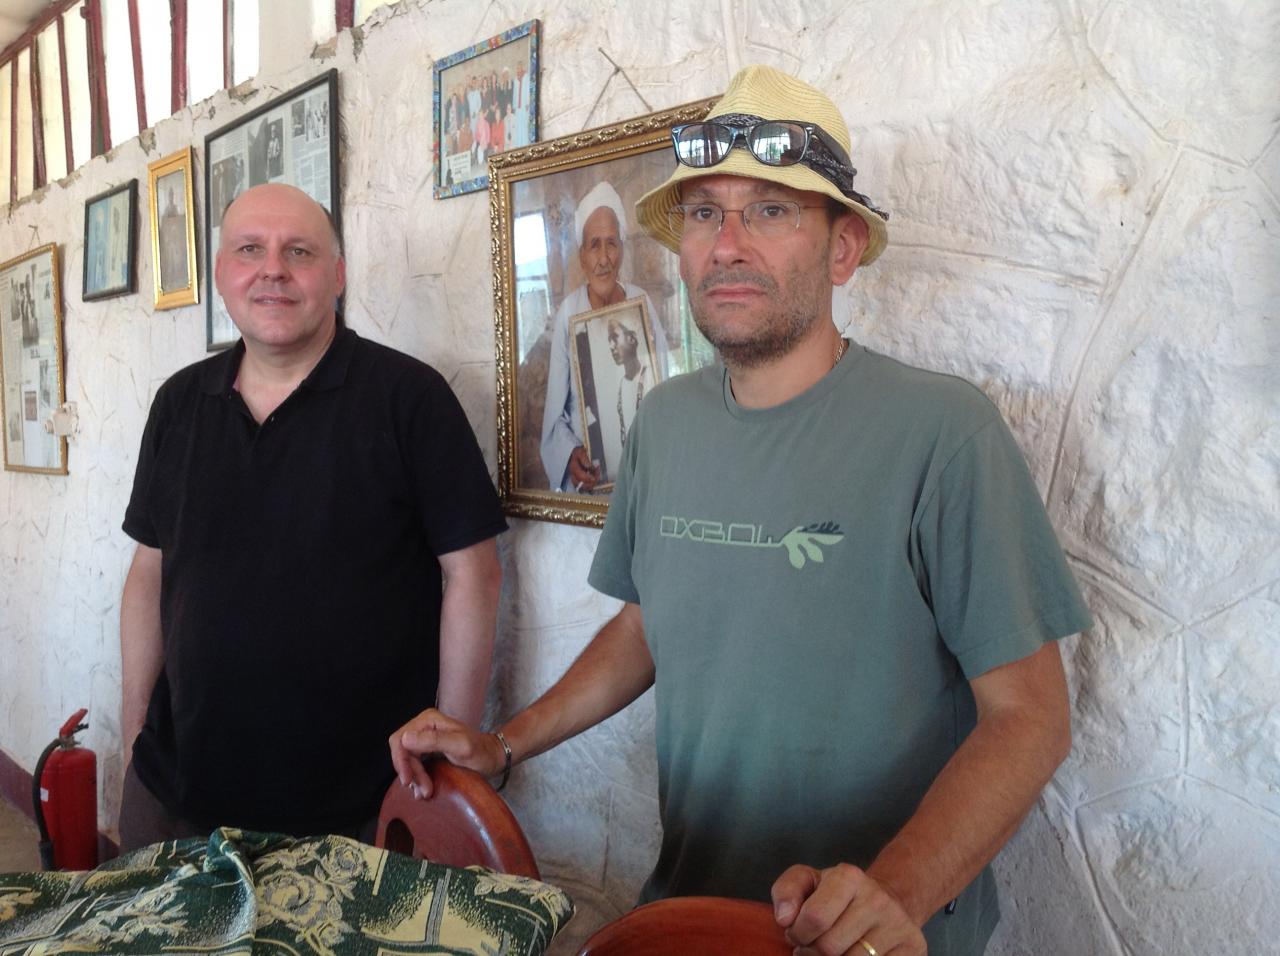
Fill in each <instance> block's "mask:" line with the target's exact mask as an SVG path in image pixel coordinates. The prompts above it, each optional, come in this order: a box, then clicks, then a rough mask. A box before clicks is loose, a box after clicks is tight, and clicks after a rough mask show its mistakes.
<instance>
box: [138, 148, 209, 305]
mask: <svg viewBox="0 0 1280 956" xmlns="http://www.w3.org/2000/svg"><path fill="white" fill-rule="evenodd" d="M147 179H148V184H149V186H150V197H151V202H150V210H151V265H152V272H151V274H152V277H153V280H154V283H155V293H156V298H155V306H156V308H157V309H176V308H179V307H180V306H184V305H194V304H195V303H197V302H199V301H200V280H199V278H198V277H197V275H196V271H197V270H196V220H195V208H196V206H195V194H194V187H193V185H192V158H191V147H190V146H188V147H187V148H186V149H180V150H178V151H177V152H176V153H172V154H171V155H169V156H166V157H164V158H163V159H158V160H156V161H155V162H154V163H151V164H150V165H149V166H147Z"/></svg>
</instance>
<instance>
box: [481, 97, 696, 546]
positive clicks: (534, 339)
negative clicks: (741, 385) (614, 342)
mask: <svg viewBox="0 0 1280 956" xmlns="http://www.w3.org/2000/svg"><path fill="white" fill-rule="evenodd" d="M714 102H715V99H714V98H713V99H707V100H701V101H699V102H696V103H689V104H686V105H684V106H679V107H676V108H675V109H670V110H664V111H661V112H657V113H650V114H647V115H645V116H640V117H637V118H635V119H632V120H627V121H625V122H622V123H617V124H615V125H613V126H604V127H600V128H598V129H593V130H587V131H585V132H582V133H575V134H573V135H571V136H565V137H561V138H560V139H555V140H551V141H548V142H545V143H535V144H533V145H531V146H527V147H525V148H523V149H517V150H511V151H510V152H506V153H500V154H498V155H495V156H492V157H490V159H489V217H490V223H491V228H492V230H493V241H492V244H491V247H492V255H493V300H494V324H495V333H496V335H495V337H496V342H497V395H498V409H497V419H498V493H499V496H500V497H501V499H502V504H503V508H504V510H505V511H506V512H507V514H509V515H514V516H516V517H523V518H535V519H538V520H542V521H559V522H564V523H566V524H577V525H586V526H591V527H600V526H602V525H603V524H604V518H605V515H606V513H607V512H608V509H609V492H610V491H611V490H612V487H613V485H612V481H603V480H602V481H600V483H599V487H594V486H593V487H590V488H588V487H584V484H591V482H590V481H588V482H586V483H582V482H579V481H577V480H575V477H576V475H578V474H581V472H580V471H575V470H574V469H573V468H572V467H571V464H570V463H571V462H572V461H573V460H574V454H575V451H577V452H581V453H583V454H586V451H585V449H586V444H587V438H586V436H585V435H583V434H582V433H583V429H582V426H581V419H582V406H581V405H580V402H579V396H578V394H577V389H578V387H579V386H578V385H577V383H576V382H575V381H574V377H573V368H572V362H571V360H570V357H569V356H570V342H569V338H570V326H571V324H572V320H573V319H574V317H575V316H580V315H583V314H584V313H588V312H591V311H594V310H596V309H600V308H603V307H604V306H607V305H614V304H617V303H618V302H620V301H623V300H626V299H635V298H642V299H643V300H644V301H643V304H642V306H641V308H640V314H641V315H642V316H645V317H647V321H648V327H647V329H646V330H645V334H646V336H647V337H648V339H649V340H650V342H651V343H652V345H651V348H652V351H653V353H654V354H655V356H656V361H658V362H659V363H661V365H662V368H661V369H659V370H655V372H656V377H658V378H667V377H668V376H669V375H674V374H678V373H680V372H685V371H691V370H692V369H695V368H698V367H700V366H702V365H704V364H707V362H708V361H710V360H711V349H710V346H709V345H708V344H707V343H706V341H705V340H704V339H702V337H701V334H700V333H698V331H697V329H696V328H695V327H694V325H693V321H692V317H691V315H690V314H689V310H688V305H687V302H686V298H685V295H684V289H683V287H682V286H681V283H680V276H679V265H678V262H677V261H676V257H675V256H674V255H672V254H671V252H669V251H668V250H667V249H666V248H664V247H663V246H661V245H660V244H659V243H657V242H656V241H654V240H653V239H650V238H649V237H648V236H646V235H645V234H644V233H643V232H642V231H641V229H640V227H639V225H638V223H637V222H636V219H635V213H634V205H635V201H636V200H637V199H639V198H640V196H642V195H643V194H644V193H645V192H647V191H648V190H650V189H652V188H654V187H656V186H658V185H660V184H661V183H662V182H663V181H664V180H665V179H666V178H667V177H668V176H669V175H670V174H671V170H672V168H673V166H674V163H675V160H674V158H673V157H672V155H671V127H672V126H676V125H679V124H680V123H689V122H693V121H695V120H699V119H702V118H703V117H704V116H706V114H707V111H708V110H709V109H710V108H711V105H712V104H713V103H714ZM602 184H607V185H602ZM602 196H604V197H606V198H605V199H604V200H603V201H602V199H601V197H602ZM602 204H603V205H604V206H607V208H609V209H610V210H613V211H614V215H612V216H605V217H604V220H605V221H607V222H608V223H610V224H611V225H608V226H606V227H605V229H604V234H603V236H601V235H599V234H597V233H599V232H600V230H599V229H598V228H597V227H596V226H594V225H593V224H592V223H593V222H594V223H598V222H599V221H600V220H592V221H591V222H588V221H587V220H589V219H590V218H591V216H590V214H591V210H592V209H597V210H598V209H599V208H601V205H602ZM617 211H621V213H622V215H621V217H619V216H617V215H616V212H617ZM619 219H622V220H625V221H621V222H619V221H618V220H619ZM615 224H616V225H615ZM583 237H586V241H585V242H584V241H583ZM602 238H603V240H605V241H606V244H608V243H612V244H613V246H614V247H615V249H614V251H613V252H608V253H605V252H600V251H599V249H598V245H599V242H600V241H601V239H602ZM601 263H603V264H601ZM602 276H604V277H605V278H601V277H602ZM606 280H607V281H608V282H609V283H611V284H613V285H614V286H615V288H614V290H613V294H612V296H610V295H605V297H604V299H603V300H601V295H600V294H599V293H598V292H597V289H598V288H599V287H601V286H602V284H603V283H604V282H605V281H606ZM615 387H616V386H615ZM548 408H550V411H548ZM579 446H581V447H579ZM583 460H585V461H587V462H589V460H590V458H589V456H588V457H587V458H586V459H580V461H583ZM552 472H555V474H554V475H553V474H551V473H552Z"/></svg>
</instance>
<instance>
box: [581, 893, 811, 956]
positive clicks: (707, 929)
mask: <svg viewBox="0 0 1280 956" xmlns="http://www.w3.org/2000/svg"><path fill="white" fill-rule="evenodd" d="M793 949H794V947H793V946H792V945H791V944H790V943H788V942H787V940H786V937H784V936H783V934H782V929H781V928H780V927H779V926H778V924H777V923H776V922H775V921H774V918H773V907H771V906H769V905H768V904H767V903H756V902H752V901H749V900H736V899H728V898H726V897H721V896H684V897H673V898H671V899H666V900H658V901H657V902H655V903H646V904H645V905H644V906H638V907H636V908H635V909H633V910H632V911H631V912H630V913H627V914H626V915H625V916H621V917H619V918H618V919H616V920H614V921H613V922H612V923H608V924H606V925H605V926H603V927H601V928H600V929H599V930H597V931H596V932H595V934H594V935H592V936H591V938H590V939H588V940H587V941H586V943H584V944H583V946H582V949H580V950H578V956H671V954H674V953H690V954H692V953H696V954H698V956H790V954H791V952H792V950H793Z"/></svg>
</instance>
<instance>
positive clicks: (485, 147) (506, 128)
mask: <svg viewBox="0 0 1280 956" xmlns="http://www.w3.org/2000/svg"><path fill="white" fill-rule="evenodd" d="M540 33H541V30H540V23H539V21H537V20H530V21H528V22H527V23H522V24H520V26H518V27H512V28H511V29H510V30H507V31H506V32H505V33H499V34H498V35H497V36H495V37H489V39H487V40H483V41H481V42H480V43H476V44H474V45H472V46H469V47H467V48H466V49H465V50H459V51H458V52H457V53H453V54H450V55H449V56H446V57H444V58H443V59H440V60H437V61H436V64H435V66H434V68H433V69H432V90H431V104H432V115H433V127H432V128H433V130H434V132H435V157H434V158H435V190H434V193H435V197H436V199H443V198H445V197H448V196H460V195H462V194H463V193H470V192H476V191H477V190H480V189H484V188H485V187H487V186H488V185H489V172H488V161H489V157H490V156H491V155H493V154H494V153H501V152H503V151H504V150H508V149H518V148H519V147H521V146H527V145H529V144H530V143H532V142H534V141H536V140H537V138H538V37H539V35H540Z"/></svg>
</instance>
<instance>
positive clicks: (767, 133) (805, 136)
mask: <svg viewBox="0 0 1280 956" xmlns="http://www.w3.org/2000/svg"><path fill="white" fill-rule="evenodd" d="M671 142H672V144H673V145H674V147H675V153H676V160H677V162H679V163H681V164H682V165H684V166H690V167H692V168H694V169H709V168H711V167H712V166H717V165H719V164H720V163H722V162H724V161H725V159H727V158H728V156H729V153H730V152H732V151H733V149H734V148H735V147H739V146H743V147H745V148H746V149H747V150H748V151H750V153H751V155H752V156H754V157H755V158H756V159H757V160H759V161H760V162H762V163H764V164H765V165H766V166H794V165H796V164H797V163H801V164H803V165H804V166H806V167H808V168H809V169H812V170H813V171H814V172H815V173H817V174H818V175H819V176H822V177H823V178H824V179H826V180H828V181H829V182H831V183H832V184H833V185H835V187H836V188H837V189H839V190H840V191H841V192H842V193H843V194H844V195H846V196H848V197H850V198H851V199H853V200H855V201H856V202H858V203H861V204H862V205H863V206H866V207H867V208H868V209H870V210H871V211H872V212H874V213H875V214H876V215H878V216H880V217H881V218H882V219H888V218H889V216H888V213H884V212H881V211H880V210H879V209H876V207H875V206H873V205H871V202H870V200H868V199H867V197H866V196H863V195H862V194H861V193H859V192H856V191H855V190H854V188H853V177H855V176H857V175H858V171H857V170H856V169H854V168H853V163H852V162H851V161H850V159H849V154H848V153H847V152H845V149H844V147H843V146H841V145H840V144H839V143H838V142H836V140H835V139H833V138H832V137H831V135H830V134H829V133H827V132H826V130H824V129H823V128H822V127H821V126H818V125H816V124H814V123H805V122H801V121H800V120H766V119H764V118H763V117H760V116H752V115H751V114H749V113H727V114H725V115H724V116H717V117H716V118H715V119H714V120H706V121H704V122H701V123H686V124H684V125H683V126H675V127H673V128H672V130H671Z"/></svg>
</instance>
